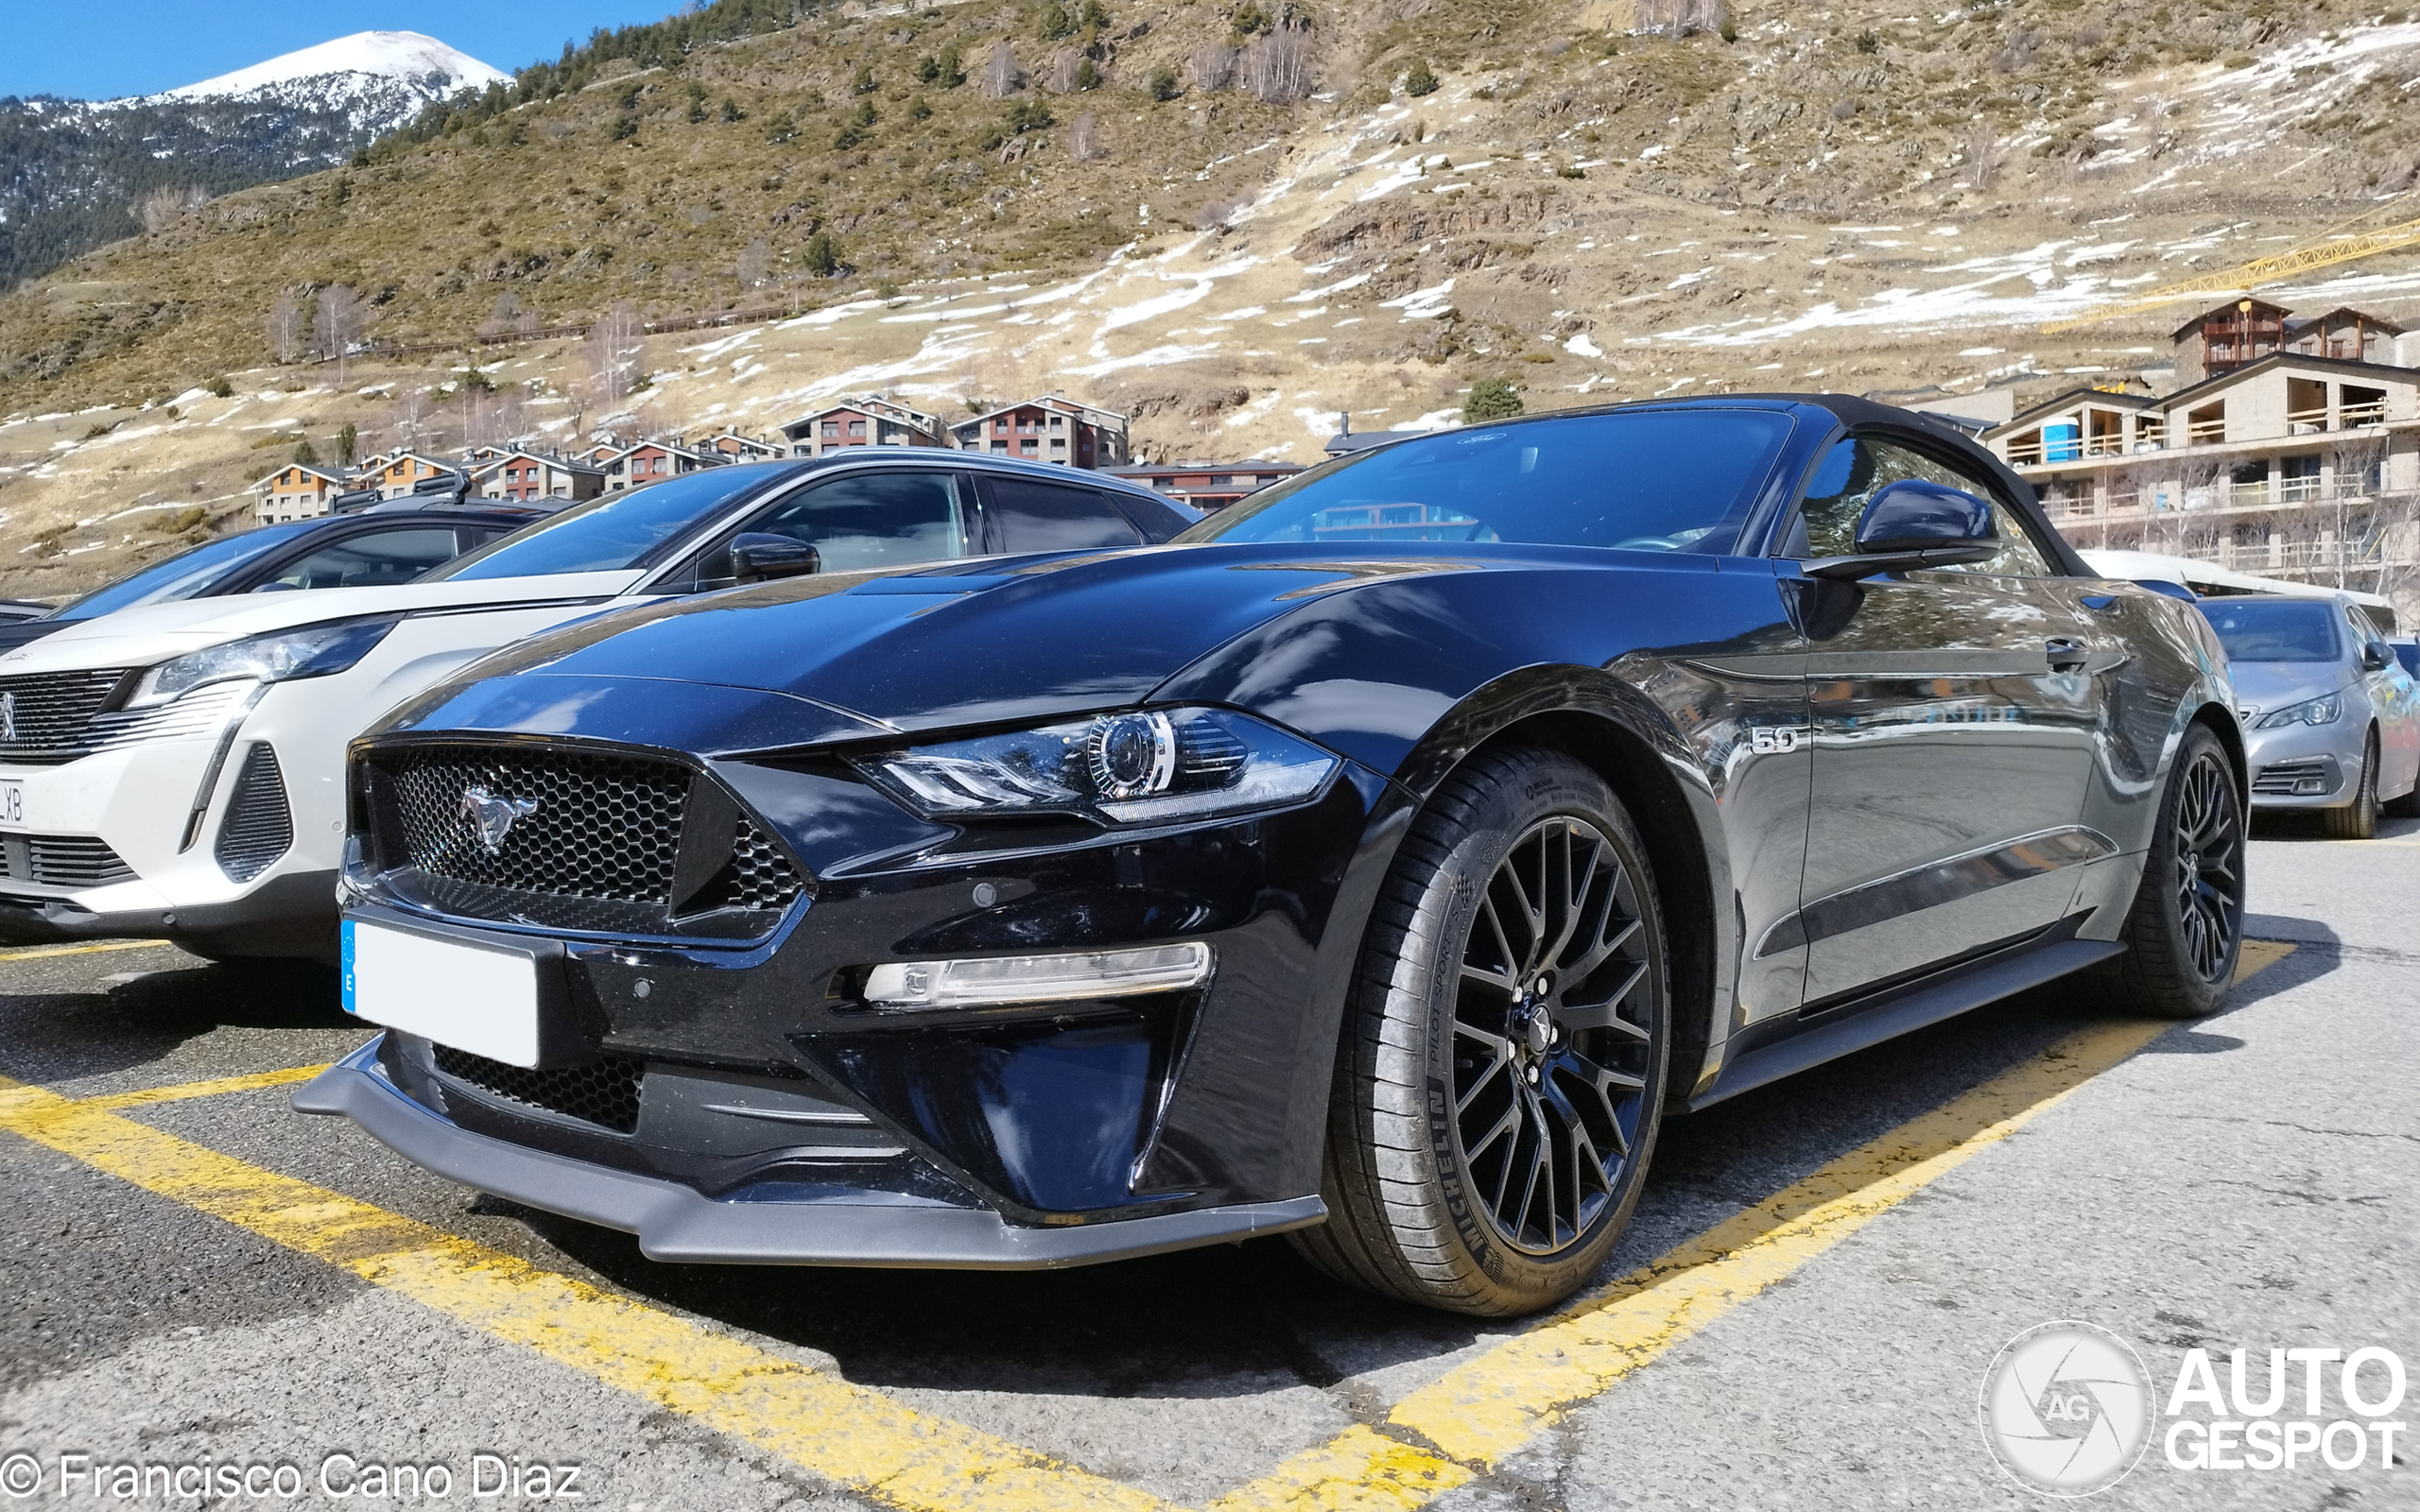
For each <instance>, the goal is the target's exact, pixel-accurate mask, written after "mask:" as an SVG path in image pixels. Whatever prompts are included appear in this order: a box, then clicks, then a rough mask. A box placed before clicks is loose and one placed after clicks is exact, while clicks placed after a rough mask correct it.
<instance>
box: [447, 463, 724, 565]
mask: <svg viewBox="0 0 2420 1512" xmlns="http://www.w3.org/2000/svg"><path fill="white" fill-rule="evenodd" d="M771 475H772V474H771V473H770V472H769V471H768V470H767V469H764V468H752V467H735V468H712V469H709V470H708V471H706V472H692V473H690V474H688V475H687V476H686V477H678V478H667V479H666V480H665V481H664V482H662V483H651V484H649V485H648V486H647V487H646V488H643V489H632V490H630V491H629V492H627V493H609V494H606V495H605V496H604V497H603V498H600V499H591V500H590V501H588V502H587V503H586V504H580V505H574V506H573V507H570V508H568V509H565V510H564V511H563V512H562V513H561V514H558V515H552V516H549V517H548V518H546V519H544V520H541V521H539V522H538V523H537V524H532V525H527V526H525V527H524V528H522V529H519V530H516V531H514V532H513V533H512V534H511V535H509V536H507V537H505V538H504V539H503V540H501V541H494V542H492V543H491V544H489V545H487V546H486V547H483V548H482V549H480V550H478V551H475V552H472V553H471V554H470V555H469V556H467V557H464V558H461V559H460V560H458V561H457V562H455V563H453V564H452V565H451V566H448V567H445V568H443V569H441V570H440V571H438V572H434V573H431V574H429V575H428V576H426V577H424V578H423V579H422V581H423V582H449V581H461V580H466V579H470V578H481V577H545V576H552V575H554V574H556V573H610V572H626V571H628V570H630V569H631V568H633V567H637V566H639V565H641V564H642V563H644V562H645V561H646V560H647V558H648V553H649V552H652V551H654V550H655V548H656V547H658V546H661V545H663V544H664V543H665V542H666V541H669V540H671V539H672V538H673V537H674V536H676V535H679V534H680V533H681V532H682V531H683V530H685V529H687V528H688V527H689V526H690V525H692V524H697V523H698V522H699V521H700V520H703V519H706V518H708V517H709V516H711V515H713V514H715V513H717V511H718V510H720V509H721V508H722V507H723V506H724V505H727V504H729V503H730V502H731V501H732V500H734V499H736V498H738V497H739V496H740V495H742V494H744V493H746V492H748V491H749V490H752V489H754V488H756V487H758V486H759V485H761V484H763V483H764V482H765V481H766V480H767V479H768V478H769V476H771Z"/></svg>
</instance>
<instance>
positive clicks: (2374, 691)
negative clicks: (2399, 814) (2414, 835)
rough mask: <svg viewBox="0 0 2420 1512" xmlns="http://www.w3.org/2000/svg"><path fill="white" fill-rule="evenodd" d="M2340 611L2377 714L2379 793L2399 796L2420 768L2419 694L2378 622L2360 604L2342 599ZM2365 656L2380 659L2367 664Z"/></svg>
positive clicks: (2362, 681)
mask: <svg viewBox="0 0 2420 1512" xmlns="http://www.w3.org/2000/svg"><path fill="white" fill-rule="evenodd" d="M2342 612H2343V615H2344V627H2345V628H2346V629H2347V630H2349V631H2351V632H2352V644H2353V646H2354V652H2353V655H2354V659H2355V660H2354V669H2355V671H2356V673H2357V674H2358V675H2359V678H2360V679H2361V690H2362V692H2363V693H2365V694H2367V695H2368V696H2369V700H2370V708H2371V710H2372V711H2373V712H2374V713H2376V714H2377V721H2378V796H2379V797H2380V798H2399V797H2401V796H2402V795H2403V794H2404V793H2406V792H2408V791H2409V790H2410V788H2411V782H2412V779H2413V776H2414V774H2415V772H2420V696H2415V694H2414V692H2413V687H2412V682H2411V674H2410V673H2407V672H2405V671H2404V670H2403V663H2402V662H2398V661H2396V660H2395V655H2394V647H2393V646H2391V645H2389V644H2387V643H2386V637H2385V636H2383V635H2380V634H2379V633H2378V627H2377V622H2376V621H2374V620H2372V619H2371V618H2370V616H2369V615H2368V614H2367V613H2366V612H2364V611H2363V610H2362V609H2361V607H2360V606H2359V605H2358V604H2346V605H2343V606H2342ZM2365 656H2366V657H2367V658H2368V660H2370V661H2374V662H2377V665H2376V666H2369V665H2365V664H2364V662H2363V658H2364V657H2365Z"/></svg>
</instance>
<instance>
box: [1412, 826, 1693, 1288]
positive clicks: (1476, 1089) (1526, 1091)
mask: <svg viewBox="0 0 2420 1512" xmlns="http://www.w3.org/2000/svg"><path fill="white" fill-rule="evenodd" d="M1644 931H1645V925H1644V923H1643V921H1642V920H1641V919H1640V915H1639V906H1638V890H1637V884H1636V882H1635V880H1634V878H1633V877H1632V875H1631V873H1630V871H1629V870H1628V868H1625V867H1623V865H1622V864H1621V860H1620V858H1619V856H1617V855H1616V854H1615V853H1614V850H1613V847H1612V845H1611V844H1610V843H1609V842H1608V841H1607V840H1606V838H1605V836H1604V835H1603V834H1602V833H1599V831H1598V830H1597V829H1596V827H1595V826H1593V825H1591V824H1590V823H1588V822H1587V821H1586V820H1585V819H1581V818H1574V817H1571V816H1563V815H1558V816H1555V817H1553V818H1550V819H1546V820H1543V821H1541V822H1540V823H1538V824H1535V825H1532V826H1531V827H1530V830H1529V833H1526V834H1524V835H1522V836H1521V838H1520V839H1518V840H1516V841H1514V842H1513V849H1512V850H1511V851H1508V852H1507V853H1506V854H1505V857H1504V859H1503V860H1502V861H1500V862H1498V863H1496V867H1495V875H1494V876H1493V877H1491V878H1489V879H1488V885H1487V889H1486V893H1485V895H1484V896H1483V897H1482V898H1481V900H1480V902H1479V906H1478V919H1477V920H1475V921H1474V924H1473V927H1472V929H1471V931H1470V936H1469V939H1468V942H1467V943H1466V944H1465V945H1464V946H1463V949H1462V961H1461V991H1460V994H1459V997H1458V999H1457V1001H1456V1003H1455V1006H1454V1037H1455V1041H1456V1043H1455V1047H1454V1135H1455V1139H1454V1143H1455V1153H1456V1155H1457V1156H1458V1157H1459V1159H1460V1160H1461V1165H1462V1171H1463V1174H1464V1177H1465V1178H1466V1179H1467V1181H1468V1182H1469V1185H1470V1189H1471V1190H1472V1191H1473V1192H1475V1193H1477V1194H1479V1195H1480V1199H1481V1208H1482V1211H1485V1213H1486V1214H1487V1217H1488V1221H1489V1222H1490V1224H1491V1225H1492V1226H1493V1227H1494V1228H1495V1233H1496V1236H1497V1237H1498V1238H1500V1239H1502V1240H1503V1241H1504V1242H1505V1243H1506V1244H1508V1245H1510V1246H1513V1248H1515V1249H1519V1250H1522V1251H1524V1252H1526V1253H1529V1254H1532V1255H1546V1254H1552V1253H1554V1252H1556V1251H1558V1250H1561V1249H1564V1248H1567V1247H1568V1246H1570V1245H1571V1243H1572V1241H1574V1240H1575V1239H1577V1238H1579V1237H1580V1236H1581V1235H1582V1234H1583V1233H1585V1232H1587V1231H1588V1229H1589V1228H1590V1227H1591V1226H1592V1225H1593V1224H1595V1222H1596V1221H1597V1219H1598V1217H1599V1215H1600V1214H1601V1213H1602V1212H1603V1211H1604V1209H1605V1204H1606V1203H1607V1202H1609V1201H1611V1200H1612V1198H1613V1195H1614V1193H1615V1192H1616V1190H1617V1188H1618V1187H1619V1185H1620V1182H1621V1175H1622V1168H1623V1165H1624V1164H1625V1162H1627V1161H1628V1160H1629V1159H1630V1155H1631V1150H1632V1147H1633V1145H1634V1143H1635V1142H1636V1138H1637V1134H1638V1120H1639V1114H1640V1111H1641V1110H1642V1108H1644V1106H1645V1103H1646V1091H1647V1073H1648V1053H1649V1050H1650V1041H1651V1038H1652V1031H1651V1028H1650V1026H1649V1023H1648V1022H1647V1020H1646V1017H1645V1015H1644V1014H1643V1012H1642V1011H1641V1007H1640V1001H1639V1000H1640V998H1641V997H1642V995H1643V989H1644V988H1646V986H1647V979H1648V971H1649V967H1650V962H1649V959H1648V954H1647V947H1646V943H1645V940H1644V937H1643V936H1644Z"/></svg>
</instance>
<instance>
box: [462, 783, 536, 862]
mask: <svg viewBox="0 0 2420 1512" xmlns="http://www.w3.org/2000/svg"><path fill="white" fill-rule="evenodd" d="M462 812H463V813H464V814H465V815H467V816H469V817H470V820H471V822H472V823H473V824H474V825H475V826H477V827H478V832H479V844H480V845H481V846H483V847H485V848H486V850H487V853H488V854H490V855H492V856H493V855H502V854H503V853H504V837H505V836H506V835H508V834H510V833H512V826H513V825H514V823H515V822H517V821H518V820H521V819H526V818H527V817H528V816H530V815H532V814H535V813H536V812H538V800H537V799H534V798H498V797H496V796H495V795H494V794H493V793H491V792H489V791H488V790H487V789H486V788H484V787H466V788H464V789H462Z"/></svg>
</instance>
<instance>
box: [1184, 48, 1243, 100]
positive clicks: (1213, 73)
mask: <svg viewBox="0 0 2420 1512" xmlns="http://www.w3.org/2000/svg"><path fill="white" fill-rule="evenodd" d="M1184 71H1185V73H1186V74H1187V75H1188V76H1189V77H1191V79H1192V81H1193V87H1194V88H1195V89H1198V90H1202V91H1204V92H1208V91H1213V90H1222V89H1225V88H1226V87H1227V81H1228V80H1229V79H1231V78H1233V77H1236V50H1235V49H1234V48H1233V47H1230V46H1228V45H1227V44H1226V43H1222V42H1214V43H1203V44H1202V45H1201V46H1199V47H1196V48H1195V49H1193V54H1192V56H1191V57H1189V58H1187V59H1186V60H1184Z"/></svg>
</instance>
